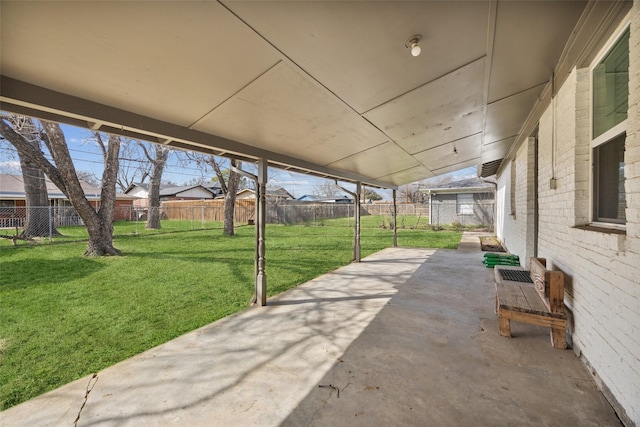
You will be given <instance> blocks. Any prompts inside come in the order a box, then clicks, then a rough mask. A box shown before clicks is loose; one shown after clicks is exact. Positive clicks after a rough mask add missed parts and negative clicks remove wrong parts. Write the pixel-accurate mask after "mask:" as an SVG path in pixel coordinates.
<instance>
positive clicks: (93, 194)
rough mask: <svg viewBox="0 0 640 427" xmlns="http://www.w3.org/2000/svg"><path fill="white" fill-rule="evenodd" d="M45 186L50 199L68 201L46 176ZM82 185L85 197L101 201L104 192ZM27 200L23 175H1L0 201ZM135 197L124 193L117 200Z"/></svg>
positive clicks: (117, 195) (119, 194)
mask: <svg viewBox="0 0 640 427" xmlns="http://www.w3.org/2000/svg"><path fill="white" fill-rule="evenodd" d="M44 180H45V184H46V187H47V194H48V195H49V199H67V196H65V195H64V193H63V192H62V191H61V190H60V189H59V188H58V187H56V185H55V184H54V183H53V182H51V180H49V178H47V177H46V176H45V178H44ZM80 185H81V186H82V189H83V190H84V194H85V197H86V198H87V199H88V200H99V199H100V193H101V192H102V190H101V189H100V188H98V187H94V186H92V185H91V184H89V183H87V182H85V181H82V180H80ZM24 198H25V192H24V181H23V179H22V175H12V174H0V199H5V200H7V199H9V200H20V199H24ZM134 198H135V197H132V196H127V195H125V194H122V193H117V194H116V199H118V200H123V199H134Z"/></svg>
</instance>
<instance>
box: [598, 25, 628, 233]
mask: <svg viewBox="0 0 640 427" xmlns="http://www.w3.org/2000/svg"><path fill="white" fill-rule="evenodd" d="M626 31H630V20H629V19H625V20H624V21H623V22H622V23H621V24H620V25H619V26H618V28H616V30H615V31H614V32H613V33H612V35H611V37H609V39H608V40H607V42H606V43H605V44H604V45H603V47H602V49H601V50H600V51H599V52H598V55H596V56H595V57H594V59H593V61H592V62H591V64H590V65H589V158H590V164H591V170H590V173H589V180H590V182H589V184H590V185H589V206H590V213H589V218H590V222H589V223H590V224H592V225H594V226H598V227H603V228H611V229H618V230H626V222H627V221H626V218H625V219H624V220H623V221H619V222H618V221H607V220H606V219H605V218H600V217H599V216H598V207H599V206H598V195H599V193H598V190H597V187H598V183H597V182H596V178H597V177H598V172H597V169H598V162H597V160H598V159H597V154H596V150H597V148H599V147H600V146H602V145H604V144H606V143H608V142H612V141H613V140H615V139H616V138H619V137H620V136H622V135H624V134H626V132H627V123H628V121H629V116H628V114H627V118H626V119H624V120H623V121H621V122H620V123H618V124H616V125H614V126H613V127H611V128H610V129H608V130H606V131H605V132H603V133H602V134H601V135H599V136H597V137H595V138H594V88H593V86H594V78H593V75H594V70H595V68H596V67H597V66H598V65H600V63H601V62H602V61H603V60H604V59H605V58H606V57H607V55H609V53H610V52H611V51H612V49H613V48H614V46H615V45H616V44H617V43H618V42H619V41H620V39H621V38H622V36H623V35H624V33H625V32H626ZM627 96H629V94H628V93H627ZM625 146H626V141H625ZM626 197H627V195H626V192H625V198H626Z"/></svg>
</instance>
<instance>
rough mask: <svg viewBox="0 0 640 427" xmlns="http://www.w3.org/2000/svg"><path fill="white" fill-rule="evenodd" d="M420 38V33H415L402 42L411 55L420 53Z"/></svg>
mask: <svg viewBox="0 0 640 427" xmlns="http://www.w3.org/2000/svg"><path fill="white" fill-rule="evenodd" d="M420 40H422V35H420V34H416V35H414V36H411V38H410V39H409V40H407V42H406V43H405V44H404V47H406V48H407V49H411V55H413V56H418V55H420V52H422V48H420V46H419V45H418V42H419V41H420Z"/></svg>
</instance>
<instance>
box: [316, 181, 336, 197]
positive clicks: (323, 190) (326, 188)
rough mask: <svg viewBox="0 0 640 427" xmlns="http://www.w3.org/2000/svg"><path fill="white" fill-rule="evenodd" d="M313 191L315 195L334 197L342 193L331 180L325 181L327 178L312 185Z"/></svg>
mask: <svg viewBox="0 0 640 427" xmlns="http://www.w3.org/2000/svg"><path fill="white" fill-rule="evenodd" d="M313 191H314V192H315V193H316V195H317V196H322V197H336V196H339V195H340V194H341V193H342V192H341V190H340V189H339V188H338V187H336V185H335V184H334V183H333V181H327V180H324V181H322V182H321V183H319V184H316V185H315V186H314V187H313Z"/></svg>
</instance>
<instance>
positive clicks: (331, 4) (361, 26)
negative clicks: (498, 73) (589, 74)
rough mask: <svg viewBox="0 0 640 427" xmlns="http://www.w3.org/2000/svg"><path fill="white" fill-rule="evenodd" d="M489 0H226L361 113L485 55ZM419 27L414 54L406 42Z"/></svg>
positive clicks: (250, 22)
mask: <svg viewBox="0 0 640 427" xmlns="http://www.w3.org/2000/svg"><path fill="white" fill-rule="evenodd" d="M489 3H490V2H489V1H455V2H445V1H374V2H362V1H342V2H339V1H306V2H242V1H240V2H238V1H225V2H224V4H225V5H226V6H227V7H229V8H230V9H231V10H232V11H233V12H234V13H237V14H238V15H239V16H240V17H241V18H242V19H243V20H244V21H246V22H247V23H248V24H249V25H250V26H251V27H252V28H254V29H255V30H256V31H257V32H258V33H259V34H261V35H262V36H263V37H265V38H266V39H268V40H269V41H270V42H271V43H273V45H274V46H275V47H276V48H278V49H279V50H281V51H283V52H285V53H286V55H287V56H288V57H289V58H290V59H291V60H292V61H293V62H294V63H296V64H297V65H298V66H300V67H301V68H302V69H304V70H306V71H307V72H309V73H310V74H311V75H313V76H314V77H315V78H316V79H317V80H318V81H319V82H321V83H322V84H324V85H325V86H327V87H329V88H330V89H331V91H333V92H334V93H335V94H336V95H337V96H338V97H340V98H341V99H343V100H345V102H347V103H348V104H349V105H351V106H352V107H353V108H354V109H355V110H356V111H358V112H359V113H363V112H365V111H368V110H370V109H372V108H374V107H377V106H379V105H381V104H383V103H385V102H387V101H388V100H390V99H393V98H395V97H397V96H399V95H402V94H403V93H406V92H409V91H411V90H412V89H414V88H416V87H418V86H420V85H422V84H424V83H427V82H429V81H432V80H434V79H436V78H438V77H440V76H443V75H445V74H447V73H449V72H451V71H452V70H455V69H457V68H459V67H461V66H463V65H465V64H468V63H469V62H471V61H473V60H475V59H477V58H480V57H482V56H483V55H485V52H486V40H487V19H488V14H489ZM414 34H421V35H422V36H423V39H422V41H421V43H420V44H421V46H422V51H423V53H422V55H420V56H419V57H416V58H414V57H412V56H411V55H410V54H409V51H408V50H407V49H406V48H405V46H404V45H405V42H406V41H407V40H408V39H409V38H410V37H411V36H413V35H414ZM434 58H438V60H437V61H434V60H433V59H434Z"/></svg>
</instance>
